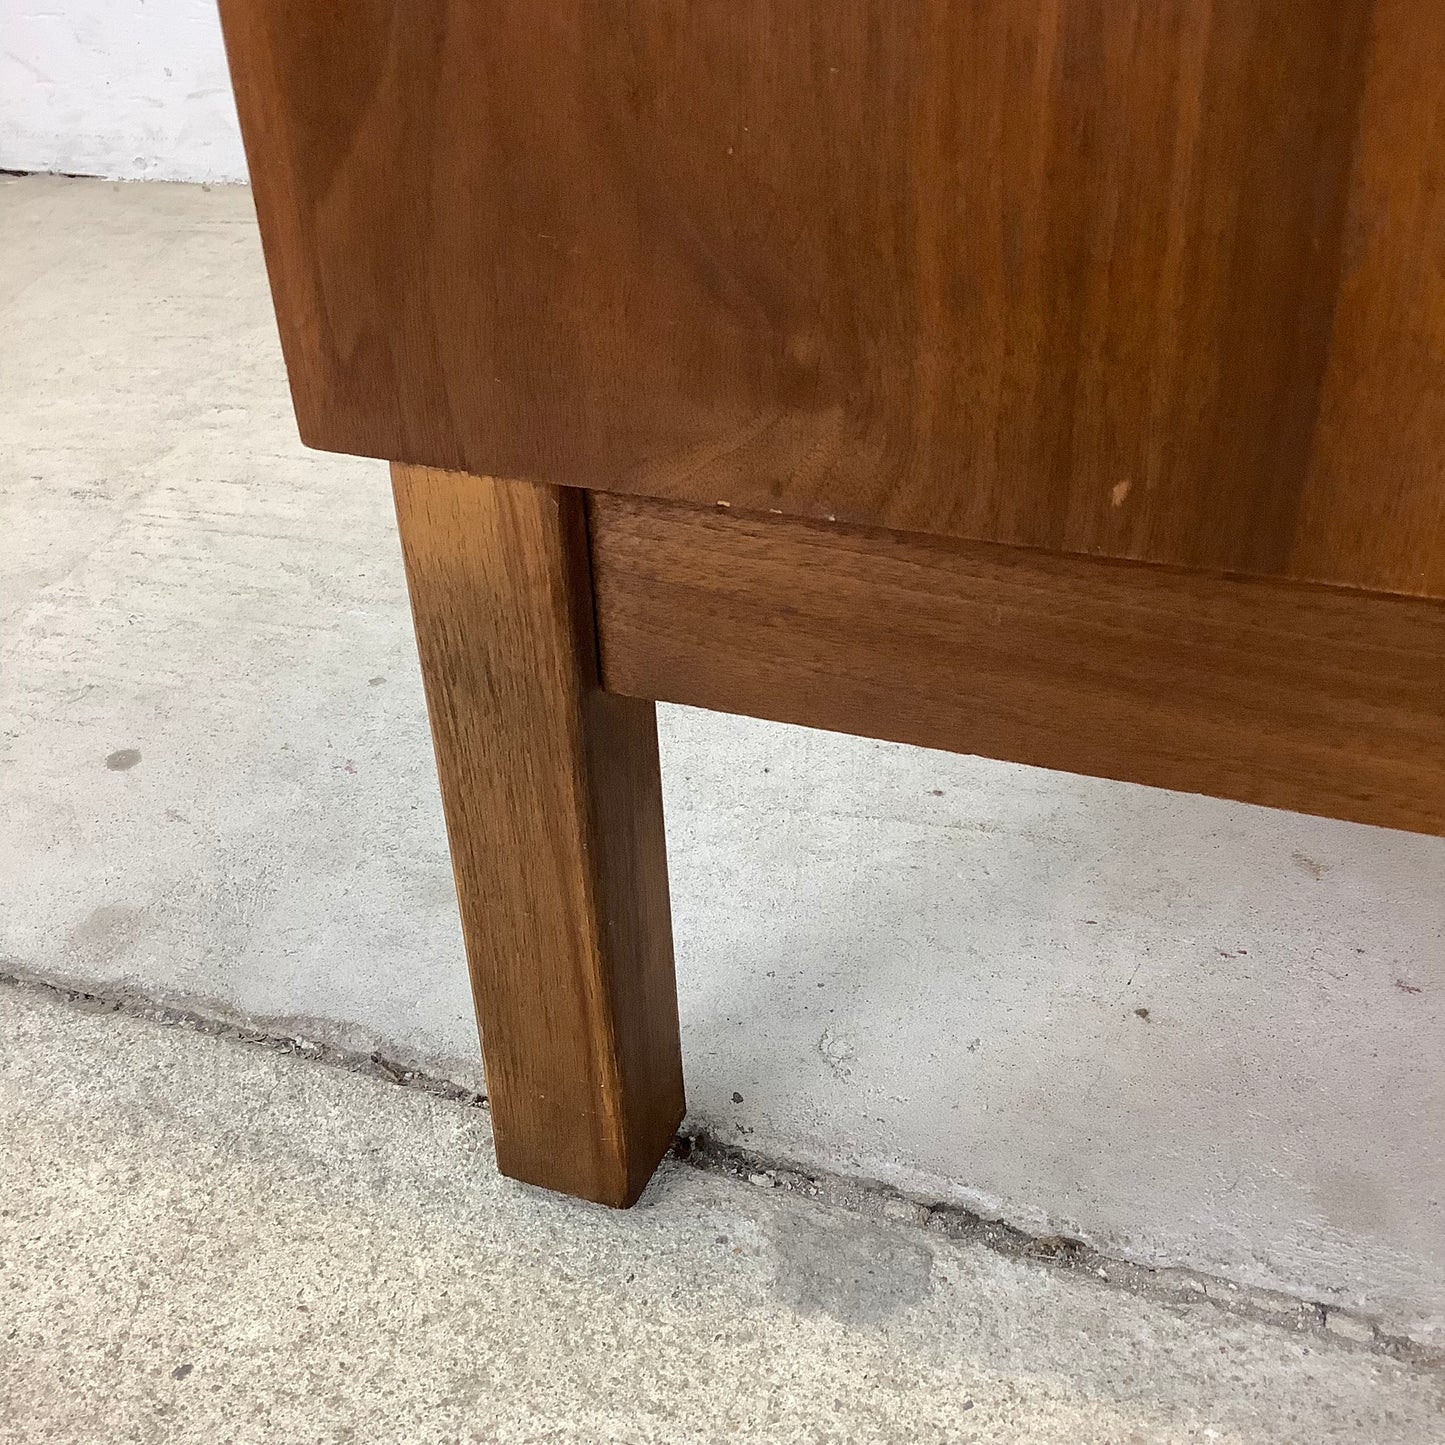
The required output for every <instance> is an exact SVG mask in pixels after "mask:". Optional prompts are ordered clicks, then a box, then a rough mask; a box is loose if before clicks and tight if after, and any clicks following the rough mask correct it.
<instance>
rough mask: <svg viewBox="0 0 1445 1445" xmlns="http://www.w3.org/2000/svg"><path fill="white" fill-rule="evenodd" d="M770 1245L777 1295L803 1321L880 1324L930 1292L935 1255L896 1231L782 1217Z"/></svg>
mask: <svg viewBox="0 0 1445 1445" xmlns="http://www.w3.org/2000/svg"><path fill="white" fill-rule="evenodd" d="M767 1240H768V1245H769V1247H770V1249H771V1253H772V1257H773V1288H774V1289H775V1290H776V1292H777V1294H778V1296H779V1297H780V1298H781V1299H782V1300H783V1302H784V1303H786V1304H787V1305H788V1306H789V1307H790V1308H792V1309H795V1310H797V1312H798V1313H799V1314H802V1315H827V1316H828V1317H829V1318H831V1319H835V1320H838V1321H839V1322H840V1323H842V1324H846V1325H880V1324H882V1323H884V1322H885V1321H886V1320H888V1319H890V1318H891V1317H892V1316H894V1315H896V1314H897V1313H898V1312H899V1311H900V1310H905V1309H907V1308H908V1307H909V1306H910V1305H916V1304H919V1303H921V1302H922V1301H924V1300H926V1299H927V1298H928V1296H929V1294H930V1293H931V1291H932V1288H933V1251H932V1250H931V1249H929V1247H928V1245H927V1244H926V1243H924V1242H922V1241H914V1240H911V1239H908V1238H907V1237H900V1236H899V1234H898V1233H897V1232H896V1231H891V1230H885V1229H881V1228H876V1227H873V1226H864V1227H862V1228H860V1227H859V1224H858V1221H857V1220H852V1221H849V1222H847V1223H846V1224H845V1223H843V1222H841V1221H837V1220H830V1219H827V1218H818V1217H815V1216H809V1217H803V1218H798V1217H794V1216H791V1215H786V1214H778V1215H777V1216H776V1217H774V1218H773V1219H772V1220H771V1221H770V1223H769V1224H768V1226H767Z"/></svg>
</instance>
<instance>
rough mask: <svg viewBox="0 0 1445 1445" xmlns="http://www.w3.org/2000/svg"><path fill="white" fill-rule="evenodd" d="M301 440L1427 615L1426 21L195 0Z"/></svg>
mask: <svg viewBox="0 0 1445 1445" xmlns="http://www.w3.org/2000/svg"><path fill="white" fill-rule="evenodd" d="M221 11H222V15H223V19H224V22H225V29H226V37H227V43H228V47H229V50H230V55H231V61H232V67H233V73H234V76H235V83H236V94H237V99H238V102H239V109H240V115H241V120H242V127H243V131H244V134H245V139H246V144H247V153H248V157H249V160H250V167H251V174H252V178H253V182H254V186H255V196H256V203H257V209H258V211H259V214H260V219H261V223H262V232H263V237H264V241H265V247H266V254H267V260H268V263H269V267H270V273H271V278H272V283H273V287H274V291H275V296H276V302H277V310H278V314H279V317H280V323H281V331H282V337H283V341H284V345H285V351H286V357H287V362H288V366H289V369H290V374H291V381H292V386H293V391H294V395H295V400H296V406H297V411H298V414H299V417H300V422H301V429H302V434H303V436H304V437H305V439H306V440H307V441H308V442H310V443H311V444H312V445H315V446H320V447H325V448H331V449H334V450H340V451H351V452H361V453H366V454H371V455H377V456H384V457H388V458H391V459H393V460H402V461H410V462H420V463H430V464H434V465H439V466H446V467H453V468H461V469H466V470H469V471H472V472H478V473H485V474H489V475H501V476H511V477H521V478H529V479H533V480H540V481H547V482H553V483H566V484H571V485H577V486H585V487H594V486H595V487H599V488H602V489H604V490H613V491H621V492H630V493H635V494H642V495H652V496H659V497H671V498H678V499H690V500H695V501H701V502H708V503H711V502H714V501H719V500H722V501H728V502H730V503H732V504H734V505H736V506H748V507H753V508H757V509H759V510H766V509H768V508H776V509H777V510H779V511H781V512H784V513H789V514H796V515H804V516H812V517H815V518H823V517H828V516H834V517H837V518H839V519H840V520H850V521H853V522H859V523H868V524H881V525H885V526H888V527H892V528H898V529H904V530H914V531H922V532H934V533H944V534H952V535H958V536H963V537H970V538H979V539H987V540H993V541H999V542H1010V543H1018V544H1024V545H1028V546H1032V547H1042V548H1048V549H1053V550H1060V551H1067V552H1074V553H1084V554H1102V555H1107V556H1113V557H1128V558H1138V559H1147V560H1152V561H1156V562H1165V563H1171V564H1179V565H1183V566H1188V567H1195V568H1200V569H1204V570H1212V571H1220V572H1245V573H1250V574H1257V575H1267V576H1278V577H1296V578H1305V579H1314V580H1324V581H1333V582H1340V583H1349V584H1352V585H1358V586H1361V587H1367V588H1373V589H1379V590H1384V591H1396V592H1405V593H1421V594H1433V595H1441V594H1442V592H1445V268H1442V266H1441V262H1440V256H1441V236H1442V235H1445V169H1442V165H1441V160H1440V158H1441V156H1442V155H1445V5H1442V4H1441V3H1440V0H1297V3H1294V4H1287V5H1286V4H1281V3H1279V0H1213V3H1209V4H1204V3H1199V0H1157V3H1144V0H1069V3H1067V4H1060V3H1058V0H968V3H965V0H917V3H909V4H895V3H891V0H830V3H826V4H825V3H822V0H694V3H688V4H673V3H667V0H619V3H610V0H609V3H603V0H549V3H547V4H538V3H535V0H488V3H486V4H478V3H474V0H406V3H404V4H403V3H401V0H349V3H347V4H345V5H342V4H340V3H337V0H222V3H221Z"/></svg>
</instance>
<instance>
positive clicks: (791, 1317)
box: [0, 987, 1445, 1445]
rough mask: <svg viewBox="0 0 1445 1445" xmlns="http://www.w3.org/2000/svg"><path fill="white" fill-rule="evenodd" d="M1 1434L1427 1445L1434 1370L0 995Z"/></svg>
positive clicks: (9, 990) (373, 1086)
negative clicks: (531, 1166)
mask: <svg viewBox="0 0 1445 1445" xmlns="http://www.w3.org/2000/svg"><path fill="white" fill-rule="evenodd" d="M0 1157H3V1158H4V1159H5V1161H6V1167H5V1179H4V1187H3V1197H0V1300H3V1302H4V1316H5V1327H4V1333H3V1340H4V1343H3V1346H0V1353H3V1369H0V1440H4V1441H7V1442H8V1441H15V1442H21V1441H24V1442H26V1445H36V1442H40V1441H64V1442H67V1445H83V1442H91V1441H97V1442H99V1441H104V1442H119V1441H127V1442H137V1445H141V1442H161V1441H164V1442H166V1445H185V1442H189V1441H195V1442H205V1445H211V1442H214V1441H218V1440H225V1441H228V1442H234V1445H248V1442H253V1441H254V1442H269V1441H275V1440H288V1441H318V1442H320V1441H326V1442H331V1441H338V1442H339V1441H351V1440H357V1441H360V1440H365V1441H368V1442H374V1445H385V1442H403V1441H405V1442H413V1441H415V1442H421V1441H438V1440H447V1441H454V1442H463V1441H478V1442H480V1441H488V1442H491V1441H498V1442H501V1441H540V1440H549V1441H579V1442H581V1441H586V1442H601V1441H618V1442H629V1445H632V1442H639V1441H718V1442H721V1441H765V1442H769V1445H782V1442H790V1441H798V1442H805V1441H806V1442H825V1441H839V1442H841V1441H899V1442H902V1441H939V1442H944V1441H980V1442H981V1441H990V1442H994V1445H1012V1442H1017V1445H1050V1442H1058V1445H1065V1442H1067V1445H1091V1442H1099V1445H1104V1442H1108V1445H1121V1442H1133V1445H1146V1442H1151V1445H1152V1442H1166V1441H1168V1442H1173V1441H1211V1442H1230V1445H1236V1442H1238V1445H1243V1442H1271V1445H1286V1442H1295V1441H1298V1442H1300V1445H1320V1442H1323V1441H1331V1440H1339V1441H1349V1442H1351V1445H1357V1442H1361V1441H1370V1442H1372V1445H1407V1442H1408V1445H1425V1442H1432V1441H1437V1440H1439V1439H1441V1438H1442V1431H1445V1414H1442V1410H1445V1375H1442V1374H1441V1373H1440V1372H1439V1371H1432V1370H1425V1369H1421V1368H1417V1367H1412V1366H1408V1365H1404V1364H1401V1363H1398V1362H1396V1361H1394V1360H1390V1359H1385V1358H1382V1357H1380V1356H1379V1355H1375V1354H1371V1353H1368V1352H1366V1351H1363V1350H1357V1349H1352V1348H1350V1347H1348V1346H1345V1345H1341V1344H1337V1343H1335V1342H1333V1341H1328V1340H1324V1339H1321V1338H1318V1337H1314V1336H1296V1335H1291V1334H1289V1333H1287V1332H1285V1331H1284V1330H1281V1329H1279V1328H1277V1327H1274V1326H1269V1325H1262V1324H1256V1323H1252V1322H1249V1321H1242V1320H1239V1319H1236V1318H1232V1317H1230V1316H1228V1315H1226V1314H1223V1313H1221V1312H1219V1311H1218V1310H1216V1309H1215V1308H1214V1307H1213V1306H1212V1305H1210V1304H1208V1303H1199V1304H1196V1305H1193V1306H1164V1305H1161V1304H1159V1303H1156V1302H1154V1301H1151V1300H1147V1299H1142V1298H1139V1297H1137V1296H1134V1295H1130V1294H1126V1293H1123V1292H1120V1291H1117V1290H1113V1289H1110V1288H1109V1287H1107V1286H1106V1285H1103V1284H1100V1283H1098V1282H1093V1283H1091V1282H1090V1281H1089V1280H1088V1279H1086V1278H1079V1277H1073V1276H1068V1275H1063V1274H1060V1273H1058V1272H1056V1271H1051V1270H1047V1269H1044V1268H1042V1267H1041V1266H1039V1265H1036V1264H1028V1263H1023V1262H1020V1261H1017V1260H1010V1259H1005V1258H1002V1257H1000V1256H999V1255H998V1254H996V1253H993V1252H991V1251H989V1250H987V1249H982V1248H979V1247H977V1246H971V1245H968V1244H962V1243H959V1242H956V1241H952V1240H948V1239H944V1238H940V1237H938V1236H937V1235H936V1234H932V1233H930V1232H928V1231H925V1230H922V1229H918V1228H913V1227H909V1226H907V1225H904V1224H895V1223H888V1222H880V1221H878V1220H867V1219H861V1218H859V1217H858V1216H856V1215H852V1214H849V1213H847V1212H844V1211H840V1210H836V1209H829V1208H826V1207H821V1206H819V1205H816V1204H814V1203H811V1202H810V1201H807V1200H805V1199H801V1198H799V1197H797V1196H795V1195H787V1194H784V1193H782V1192H781V1191H767V1190H763V1189H759V1188H753V1187H750V1186H749V1185H747V1184H745V1183H741V1182H738V1181H734V1180H731V1179H726V1178H720V1177H717V1176H710V1175H706V1174H702V1173H699V1172H697V1171H695V1170H693V1169H690V1168H688V1167H686V1166H683V1165H678V1164H673V1163H669V1164H667V1165H665V1166H664V1168H663V1170H662V1172H661V1174H660V1175H659V1177H658V1179H657V1180H656V1181H655V1183H654V1184H653V1186H652V1187H651V1188H650V1189H649V1191H648V1193H647V1195H646V1196H645V1197H644V1200H643V1202H642V1204H641V1205H640V1206H639V1207H638V1208H637V1209H636V1210H635V1211H633V1212H631V1213H628V1214H613V1213H609V1212H607V1211H605V1210H602V1209H598V1208H594V1207H592V1206H587V1205H580V1204H577V1203H575V1202H573V1201H570V1200H563V1199H558V1198H555V1197H550V1196H545V1195H542V1194H540V1193H538V1192H536V1191H533V1190H528V1189H525V1188H523V1187H521V1186H517V1185H514V1184H511V1183H510V1182H509V1181H506V1180H503V1179H501V1178H500V1177H499V1176H498V1175H497V1174H496V1172H495V1169H494V1167H493V1164H492V1159H491V1136H490V1129H489V1124H488V1116H487V1115H486V1113H485V1112H484V1111H483V1110H481V1109H478V1108H468V1107H466V1106H464V1105H461V1104H458V1103H454V1102H449V1101H445V1100H440V1099H437V1098H434V1097H431V1096H428V1095H426V1094H423V1093H418V1092H415V1091H408V1090H405V1089H400V1088H396V1087H394V1086H391V1085H387V1084H383V1083H379V1082H377V1081H375V1080H372V1079H367V1078H362V1077H358V1076H357V1075H355V1074H349V1073H346V1072H343V1071H341V1070H338V1069H333V1068H328V1067H326V1066H325V1065H321V1064H315V1063H309V1062H304V1061H301V1060H297V1059H292V1058H286V1057H282V1056H279V1055H277V1054H275V1053H272V1052H269V1051H266V1050H263V1049H259V1048H247V1047H245V1046H243V1045H239V1044H234V1043H229V1042H226V1041H223V1040H219V1039H215V1038H208V1037H204V1036H201V1035H197V1034H195V1033H192V1032H190V1031H188V1030H185V1029H176V1028H166V1027H165V1026H163V1025H161V1024H158V1023H154V1022H148V1021H142V1020H137V1019H133V1018H129V1017H126V1016H123V1015H118V1014H94V1013H84V1012H80V1011H78V1010H77V1009H75V1008H74V1007H73V1006H70V1005H63V1004H57V1003H55V1002H53V1001H51V1000H49V999H47V998H44V997H41V996H38V995H36V994H33V993H27V992H25V991H22V990H19V989H15V988H13V987H4V988H0Z"/></svg>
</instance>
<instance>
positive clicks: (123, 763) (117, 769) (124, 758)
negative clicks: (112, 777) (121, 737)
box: [105, 748, 140, 773]
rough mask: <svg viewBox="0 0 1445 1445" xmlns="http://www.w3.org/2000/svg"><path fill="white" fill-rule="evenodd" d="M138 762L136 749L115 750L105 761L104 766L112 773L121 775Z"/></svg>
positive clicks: (138, 752) (138, 757)
mask: <svg viewBox="0 0 1445 1445" xmlns="http://www.w3.org/2000/svg"><path fill="white" fill-rule="evenodd" d="M138 762H140V750H139V749H138V748H117V749H116V750H115V752H113V753H112V754H111V755H110V756H109V757H108V758H106V760H105V765H106V767H108V768H109V769H110V770H111V772H113V773H123V772H125V771H126V769H127V768H133V767H135V765H136V764H137V763H138Z"/></svg>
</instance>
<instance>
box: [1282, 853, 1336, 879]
mask: <svg viewBox="0 0 1445 1445" xmlns="http://www.w3.org/2000/svg"><path fill="white" fill-rule="evenodd" d="M1289 856H1290V857H1291V858H1293V859H1294V861H1295V862H1296V863H1297V864H1299V866H1300V867H1301V868H1303V869H1304V871H1305V872H1306V873H1308V874H1309V875H1310V877H1311V878H1323V877H1324V876H1325V874H1326V873H1328V872H1329V871H1330V865H1329V864H1328V863H1321V862H1319V860H1318V859H1315V858H1311V857H1310V855H1309V854H1308V853H1301V852H1300V850H1299V849H1298V848H1296V849H1295V851H1294V852H1293V853H1291V854H1290V855H1289Z"/></svg>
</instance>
